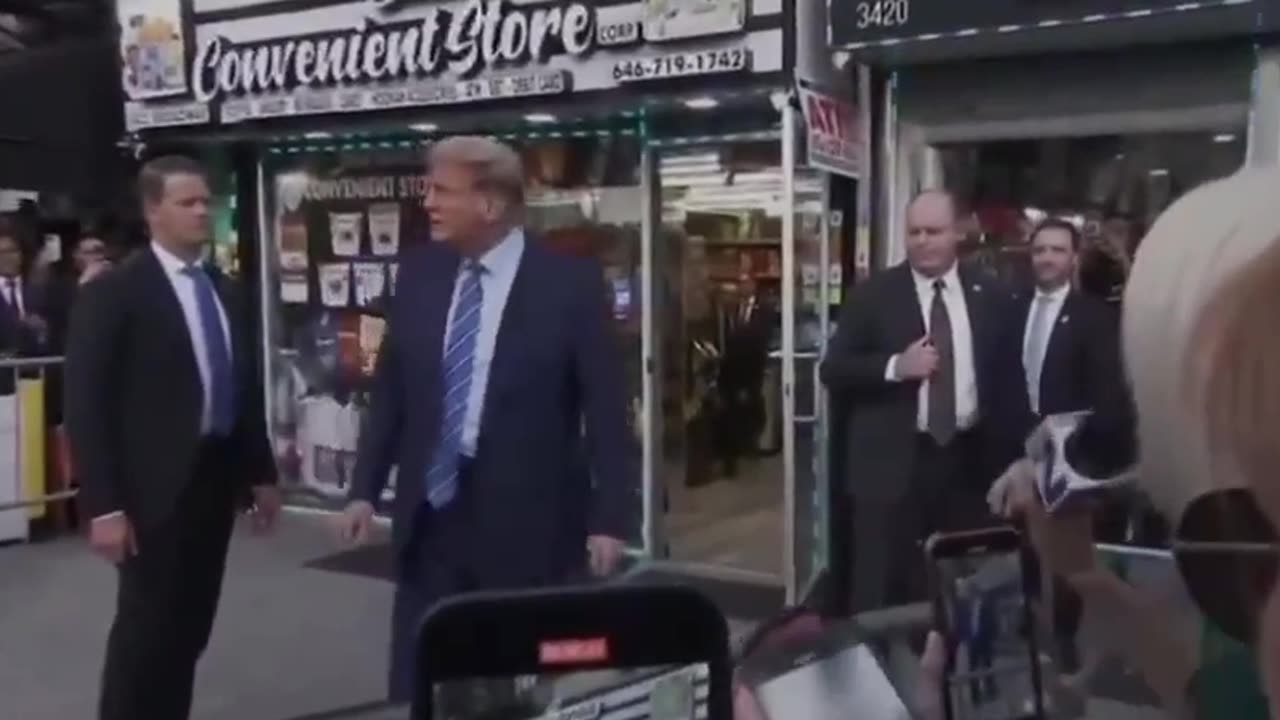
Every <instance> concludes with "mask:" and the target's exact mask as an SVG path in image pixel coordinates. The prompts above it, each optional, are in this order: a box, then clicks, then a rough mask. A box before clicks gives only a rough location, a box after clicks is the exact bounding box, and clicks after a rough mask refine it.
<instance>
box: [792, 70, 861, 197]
mask: <svg viewBox="0 0 1280 720" xmlns="http://www.w3.org/2000/svg"><path fill="white" fill-rule="evenodd" d="M800 104H801V107H802V108H803V109H804V122H805V125H806V126H807V127H808V132H807V133H806V137H807V140H808V147H809V165H810V166H811V167H814V168H818V169H820V170H826V171H827V172H831V173H836V174H837V175H845V176H848V177H852V178H856V177H858V171H859V169H860V167H861V164H862V163H861V160H862V133H861V131H860V128H861V123H860V122H859V120H858V114H857V112H856V109H855V108H854V106H853V103H851V102H849V101H847V100H843V99H841V98H838V97H835V96H832V95H827V94H825V93H822V92H819V91H817V90H813V89H810V88H804V87H802V88H800Z"/></svg>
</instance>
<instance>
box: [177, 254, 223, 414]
mask: <svg viewBox="0 0 1280 720" xmlns="http://www.w3.org/2000/svg"><path fill="white" fill-rule="evenodd" d="M182 273H183V274H184V275H186V276H187V277H189V278H191V282H192V284H194V285H195V289H196V307H197V308H198V310H199V312H200V332H201V334H202V336H203V337H204V351H205V362H206V363H208V366H209V400H210V408H209V410H210V412H209V431H210V432H211V433H212V434H214V435H222V436H226V435H230V434H231V430H232V427H233V426H234V424H235V397H234V392H235V391H234V390H233V386H232V380H231V351H230V349H229V348H228V344H227V336H226V334H224V333H223V331H222V314H221V313H220V312H218V296H217V294H216V293H215V292H214V289H213V281H212V280H211V279H209V274H208V273H207V272H205V271H204V269H203V268H201V267H199V266H195V265H188V266H187V267H185V268H183V269H182Z"/></svg>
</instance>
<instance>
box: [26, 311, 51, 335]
mask: <svg viewBox="0 0 1280 720" xmlns="http://www.w3.org/2000/svg"><path fill="white" fill-rule="evenodd" d="M22 324H24V325H26V326H27V327H28V328H29V329H30V330H31V331H32V332H34V333H37V334H41V335H43V334H44V333H47V332H49V323H48V322H46V321H45V319H44V318H42V317H40V316H39V315H36V314H35V313H29V314H27V315H24V316H23V318H22Z"/></svg>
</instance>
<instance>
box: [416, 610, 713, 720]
mask: <svg viewBox="0 0 1280 720" xmlns="http://www.w3.org/2000/svg"><path fill="white" fill-rule="evenodd" d="M728 646H729V642H728V630H727V627H726V625H725V621H724V619H723V617H722V616H721V615H720V613H719V611H718V610H717V609H716V608H715V607H714V606H713V605H711V604H710V602H708V601H707V600H705V599H704V598H702V597H701V596H700V595H697V594H695V593H693V592H692V591H689V590H686V589H678V588H642V587H631V588H593V589H580V590H559V591H554V592H545V591H539V592H530V593H515V594H500V595H493V594H484V595H476V596H470V597H462V598H459V599H457V600H454V601H450V602H448V603H446V604H444V605H441V606H439V607H437V608H436V609H435V610H433V611H432V612H431V613H430V615H429V616H428V617H427V619H426V620H425V621H424V625H423V629H422V634H421V637H420V642H419V662H418V666H419V667H418V680H419V682H418V686H417V687H416V688H415V701H414V705H413V710H412V717H413V718H414V719H415V720H425V719H428V718H429V719H431V720H534V719H535V718H538V719H542V718H557V719H561V720H571V719H574V718H582V719H583V720H586V719H588V718H590V719H592V720H596V719H599V720H610V719H616V720H624V719H626V720H632V719H635V720H720V719H721V718H723V719H724V720H729V718H731V716H732V714H731V711H730V702H729V647H728Z"/></svg>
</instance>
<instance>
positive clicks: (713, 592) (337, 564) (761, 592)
mask: <svg viewBox="0 0 1280 720" xmlns="http://www.w3.org/2000/svg"><path fill="white" fill-rule="evenodd" d="M304 567H307V568H310V569H312V570H325V571H328V572H336V573H344V574H347V575H358V576H360V577H368V578H374V579H377V580H393V579H394V578H395V575H394V572H393V570H394V562H393V560H392V550H391V545H390V543H381V544H377V545H366V546H364V547H360V548H356V549H354V550H344V551H342V552H339V553H334V554H332V555H326V556H324V557H322V558H318V559H316V560H312V561H310V562H308V563H306V564H305V565H304ZM622 582H625V583H627V584H658V585H683V586H686V587H692V588H694V589H695V590H697V591H699V592H701V593H702V594H704V595H706V596H707V597H709V598H711V600H712V601H714V602H715V603H716V605H717V606H718V607H719V608H720V611H721V612H723V613H724V614H725V617H731V618H735V619H740V620H762V619H765V618H768V617H772V616H773V615H774V614H775V613H777V612H778V611H779V610H780V609H782V607H783V604H784V602H785V600H786V594H785V592H784V591H783V589H782V588H780V587H771V586H767V585H761V584H758V583H750V582H737V581H733V580H725V579H721V578H708V577H701V576H697V575H691V574H686V573H680V572H675V571H671V570H657V569H654V570H646V569H640V570H638V571H636V572H633V573H631V574H629V575H626V576H625V577H624V579H623V581H622Z"/></svg>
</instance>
